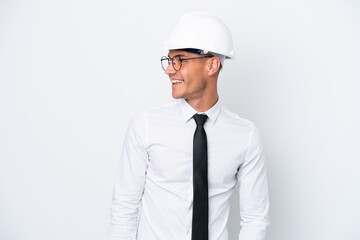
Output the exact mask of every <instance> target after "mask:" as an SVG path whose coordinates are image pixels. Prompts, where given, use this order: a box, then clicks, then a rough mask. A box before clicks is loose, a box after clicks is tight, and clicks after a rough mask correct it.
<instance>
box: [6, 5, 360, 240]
mask: <svg viewBox="0 0 360 240" xmlns="http://www.w3.org/2000/svg"><path fill="white" fill-rule="evenodd" d="M194 10H196V11H199V10H201V11H209V12H212V13H213V14H215V15H217V16H218V17H219V18H221V19H222V20H223V21H224V22H226V23H227V24H228V25H229V27H230V29H231V30H232V32H233V37H234V43H235V54H236V58H235V59H234V60H231V61H227V62H225V66H224V69H223V71H222V73H221V75H220V79H219V89H220V97H221V100H222V102H223V105H225V106H227V107H228V108H229V109H231V110H233V111H234V112H237V113H238V114H239V115H240V116H242V117H244V118H248V119H250V120H252V121H253V122H255V123H256V124H257V126H258V127H259V129H260V131H261V133H262V138H263V143H264V145H265V150H266V156H267V166H268V177H269V188H270V200H271V211H270V217H271V226H270V227H269V231H268V237H267V240H359V239H360V228H359V215H360V204H359V203H360V176H359V173H358V172H359V168H360V153H359V148H360V140H359V134H360V128H359V123H360V114H359V110H358V109H359V103H360V97H359V94H358V92H359V90H360V88H359V87H360V84H359V81H360V70H359V69H360V17H359V16H360V14H359V12H360V2H359V1H350V0H349V1H342V0H337V1H336V0H326V1H325V0H315V1H314V0H305V1H289V0H275V1H267V0H253V1H210V0H207V1H190V0H184V1H159V0H156V1H132V2H129V1H126V2H125V1H114V0H112V1H110V0H109V1H85V0H83V1H81V0H71V1H70V0H63V1H55V0H48V1H45V0H28V1H19V0H13V1H5V0H1V1H0V239H1V240H49V239H51V240H64V239H65V240H79V239H81V240H95V239H106V236H107V229H108V222H109V207H110V202H111V196H112V189H113V183H114V177H115V172H116V166H117V162H118V159H119V156H120V151H121V146H122V142H123V137H124V134H125V131H126V128H127V125H128V123H129V121H130V120H131V119H132V117H133V116H134V115H135V114H136V113H137V112H139V111H140V110H142V109H145V108H148V107H152V106H156V105H159V104H162V103H164V102H167V101H169V100H171V95H170V90H171V89H170V83H169V81H168V79H167V77H166V75H165V74H164V73H163V72H162V70H161V67H160V61H159V59H160V57H161V56H162V55H165V54H167V53H166V52H163V51H162V50H159V48H160V46H161V45H162V43H163V41H164V40H165V39H166V37H167V36H168V34H169V32H170V29H171V28H172V27H173V26H174V24H175V23H176V22H177V20H178V18H179V17H180V15H181V14H183V13H185V12H189V11H194ZM237 201H238V199H237V197H236V196H235V197H234V198H232V210H231V216H230V220H229V224H228V225H229V231H230V240H234V239H236V235H237V234H238V231H239V230H238V221H239V214H238V207H237Z"/></svg>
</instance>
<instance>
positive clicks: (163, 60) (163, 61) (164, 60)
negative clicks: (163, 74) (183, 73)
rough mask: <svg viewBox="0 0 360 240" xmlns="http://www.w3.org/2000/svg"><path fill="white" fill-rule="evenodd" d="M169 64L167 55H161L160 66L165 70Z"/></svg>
mask: <svg viewBox="0 0 360 240" xmlns="http://www.w3.org/2000/svg"><path fill="white" fill-rule="evenodd" d="M168 65H169V58H168V57H165V56H164V57H162V58H161V67H162V68H163V69H164V71H166V68H167V67H168Z"/></svg>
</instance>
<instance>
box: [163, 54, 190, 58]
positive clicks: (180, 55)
mask: <svg viewBox="0 0 360 240" xmlns="http://www.w3.org/2000/svg"><path fill="white" fill-rule="evenodd" d="M168 57H169V58H171V57H170V56H169V54H168ZM173 57H188V56H186V55H183V54H178V55H174V56H173Z"/></svg>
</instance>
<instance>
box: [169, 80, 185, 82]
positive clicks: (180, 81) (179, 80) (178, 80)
mask: <svg viewBox="0 0 360 240" xmlns="http://www.w3.org/2000/svg"><path fill="white" fill-rule="evenodd" d="M182 82H184V81H182V80H171V83H182Z"/></svg>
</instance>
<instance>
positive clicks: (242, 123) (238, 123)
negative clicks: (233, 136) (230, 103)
mask: <svg viewBox="0 0 360 240" xmlns="http://www.w3.org/2000/svg"><path fill="white" fill-rule="evenodd" d="M219 118H220V119H219V120H220V121H222V122H224V123H226V124H229V125H232V126H234V127H238V128H242V129H248V130H250V131H253V130H255V129H256V126H255V124H254V123H253V122H252V121H250V120H248V119H246V118H243V117H240V116H239V115H238V114H237V113H235V112H233V111H231V110H229V109H228V108H226V107H224V106H222V109H221V114H220V116H219Z"/></svg>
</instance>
